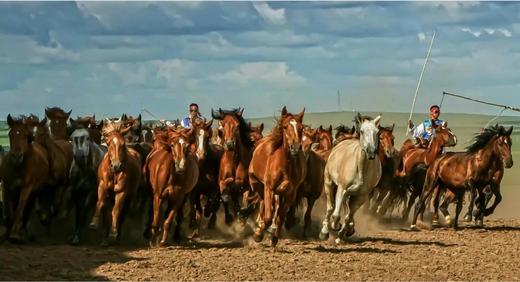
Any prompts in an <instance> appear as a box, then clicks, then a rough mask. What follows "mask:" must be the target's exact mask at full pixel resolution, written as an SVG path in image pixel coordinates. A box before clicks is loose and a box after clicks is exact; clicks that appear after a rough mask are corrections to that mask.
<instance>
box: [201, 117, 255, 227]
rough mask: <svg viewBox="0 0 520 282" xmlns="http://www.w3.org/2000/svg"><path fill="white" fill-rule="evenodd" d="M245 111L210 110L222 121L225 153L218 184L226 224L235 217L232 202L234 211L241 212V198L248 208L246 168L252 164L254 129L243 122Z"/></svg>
mask: <svg viewBox="0 0 520 282" xmlns="http://www.w3.org/2000/svg"><path fill="white" fill-rule="evenodd" d="M243 112H244V109H240V108H239V109H233V110H230V111H226V110H222V109H219V110H218V111H214V110H213V109H212V110H211V114H212V116H213V118H214V119H216V120H218V121H219V127H220V128H221V129H220V130H219V135H220V138H221V139H222V140H223V144H224V146H223V147H224V152H223V154H222V157H221V159H220V166H219V167H220V168H219V177H218V183H219V188H220V193H221V195H222V200H223V203H224V209H225V213H226V215H225V217H226V219H225V221H226V223H227V224H230V223H231V222H232V220H233V215H232V214H231V213H230V211H229V203H230V201H231V200H233V204H234V207H233V211H234V213H236V212H238V210H239V209H240V204H239V203H238V198H239V197H240V196H239V195H240V194H242V204H243V205H244V206H245V204H246V202H247V195H248V193H247V192H248V189H249V185H248V177H247V168H248V167H249V163H250V161H251V156H252V154H253V150H254V148H255V147H254V146H255V144H254V143H253V142H252V141H251V138H250V134H251V128H250V127H249V126H248V124H247V123H246V121H245V120H244V118H243V116H242V114H243Z"/></svg>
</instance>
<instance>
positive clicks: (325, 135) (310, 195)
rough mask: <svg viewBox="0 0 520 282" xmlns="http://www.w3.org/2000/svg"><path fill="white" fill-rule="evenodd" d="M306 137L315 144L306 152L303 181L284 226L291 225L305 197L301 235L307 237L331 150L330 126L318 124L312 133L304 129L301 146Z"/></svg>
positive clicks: (288, 226) (321, 189)
mask: <svg viewBox="0 0 520 282" xmlns="http://www.w3.org/2000/svg"><path fill="white" fill-rule="evenodd" d="M307 139H309V140H312V143H313V144H316V145H317V146H313V147H312V148H311V150H310V151H309V152H308V157H307V174H306V176H305V180H304V182H303V183H302V184H301V185H300V187H298V192H297V195H296V201H295V203H294V204H293V206H292V207H291V209H290V210H289V213H288V215H287V221H286V224H285V226H286V228H290V227H291V225H292V223H294V220H293V218H294V212H295V209H296V207H297V205H298V204H299V203H300V202H301V201H302V200H303V198H306V199H307V209H306V211H305V215H304V226H303V237H307V234H308V231H309V228H310V226H311V214H312V208H313V207H314V203H315V202H316V200H318V199H319V197H320V196H321V193H322V191H323V171H324V169H325V164H326V163H327V159H328V158H329V155H330V152H331V150H332V126H330V127H329V128H328V129H323V127H322V126H320V127H319V128H318V129H316V130H315V131H314V134H312V132H309V131H304V136H303V137H302V141H303V142H302V146H303V144H304V143H305V142H306V141H307ZM303 148H304V151H305V146H303Z"/></svg>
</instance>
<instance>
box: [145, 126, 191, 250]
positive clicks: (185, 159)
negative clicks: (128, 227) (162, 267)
mask: <svg viewBox="0 0 520 282" xmlns="http://www.w3.org/2000/svg"><path fill="white" fill-rule="evenodd" d="M192 133H193V129H177V130H172V129H170V130H169V132H168V142H169V143H168V145H169V148H168V149H159V150H156V151H154V152H153V153H152V154H150V156H149V158H148V159H147V161H146V166H145V168H144V171H145V177H146V181H147V182H148V184H149V185H150V187H151V188H152V191H153V216H152V223H151V236H152V238H151V240H152V242H155V241H156V239H157V238H158V235H159V220H160V219H159V216H160V210H161V206H162V205H163V203H164V202H165V203H167V209H166V213H165V215H166V216H165V217H166V218H165V220H164V223H163V228H162V238H161V241H160V243H159V244H160V246H165V245H166V244H167V241H168V236H169V233H170V227H171V224H172V223H173V220H174V218H175V215H176V213H179V215H180V216H177V224H176V228H175V229H176V231H175V233H176V236H175V237H178V234H179V233H180V225H181V220H182V215H181V214H182V208H183V204H184V202H185V199H186V196H187V195H188V194H189V193H190V192H191V191H192V189H193V187H195V184H196V183H197V180H198V177H199V169H198V166H197V159H196V157H195V156H194V155H193V154H192V153H191V152H190V150H189V143H188V140H190V139H191V137H192V136H191V134H192Z"/></svg>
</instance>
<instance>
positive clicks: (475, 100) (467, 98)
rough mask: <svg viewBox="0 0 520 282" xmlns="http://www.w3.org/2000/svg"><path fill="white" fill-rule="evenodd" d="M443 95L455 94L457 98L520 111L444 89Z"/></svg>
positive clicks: (519, 109) (516, 109) (518, 109)
mask: <svg viewBox="0 0 520 282" xmlns="http://www.w3.org/2000/svg"><path fill="white" fill-rule="evenodd" d="M442 95H448V96H453V97H457V98H461V99H465V100H469V101H473V102H477V103H481V104H486V105H490V106H495V107H501V108H504V109H506V110H511V111H516V112H520V108H515V107H511V106H506V105H501V104H495V103H491V102H486V101H482V100H477V99H473V98H469V97H465V96H462V95H458V94H453V93H448V92H446V91H443V92H442Z"/></svg>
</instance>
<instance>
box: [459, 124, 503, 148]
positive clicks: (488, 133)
mask: <svg viewBox="0 0 520 282" xmlns="http://www.w3.org/2000/svg"><path fill="white" fill-rule="evenodd" d="M504 132H505V129H504V127H503V126H501V125H498V124H497V125H495V126H489V127H488V128H485V129H484V130H483V131H481V132H480V133H477V134H475V136H474V137H473V144H471V145H469V146H468V147H466V151H467V152H468V153H475V152H477V151H478V150H480V149H482V148H484V147H485V146H486V145H487V144H488V143H489V141H490V140H491V139H492V138H493V137H494V136H496V135H501V134H503V133H504Z"/></svg>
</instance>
